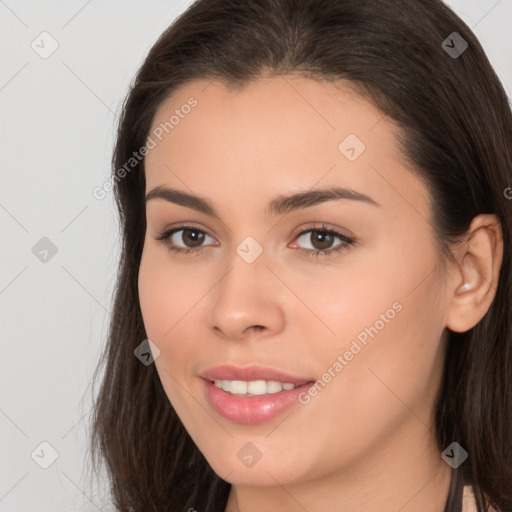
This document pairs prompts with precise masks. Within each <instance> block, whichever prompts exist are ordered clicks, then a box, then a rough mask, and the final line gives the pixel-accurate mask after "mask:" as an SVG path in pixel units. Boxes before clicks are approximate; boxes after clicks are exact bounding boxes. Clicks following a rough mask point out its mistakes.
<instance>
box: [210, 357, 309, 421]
mask: <svg viewBox="0 0 512 512" xmlns="http://www.w3.org/2000/svg"><path fill="white" fill-rule="evenodd" d="M200 377H201V378H202V379H203V380H204V386H205V392H206V396H207V398H208V401H209V402H210V404H211V405H212V407H213V409H215V411H216V412H217V413H219V414H220V415H221V416H223V417H224V418H226V419H228V420H230V421H233V422H235V423H244V424H258V423H263V422H265V421H269V420H271V419H273V418H275V417H276V416H278V415H280V414H281V413H283V412H284V411H285V410H287V409H289V408H290V407H292V406H293V405H294V404H297V403H298V396H299V394H300V393H302V392H305V391H307V389H308V387H309V386H311V384H312V383H314V381H315V379H313V378H311V377H298V376H293V375H288V374H286V373H284V372H281V371H279V370H274V369H272V368H264V367H260V366H251V367H247V368H239V367H235V366H231V365H222V366H215V367H213V368H210V369H209V370H207V371H205V372H204V373H202V374H201V375H200ZM215 379H220V380H244V381H254V380H266V381H269V380H275V381H279V382H283V383H284V382H290V383H292V384H295V385H298V387H296V388H295V389H292V390H289V391H285V390H282V391H280V392H278V393H272V394H268V395H260V396H236V395H232V394H231V393H228V392H227V391H224V390H222V389H220V388H218V387H217V386H216V385H215V383H214V382H213V381H214V380H215Z"/></svg>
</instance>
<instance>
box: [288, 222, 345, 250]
mask: <svg viewBox="0 0 512 512" xmlns="http://www.w3.org/2000/svg"><path fill="white" fill-rule="evenodd" d="M301 238H302V239H303V242H307V241H308V239H309V240H311V244H312V245H313V249H304V248H301V247H299V250H300V251H304V252H305V253H306V254H307V255H308V256H317V257H319V256H331V255H333V254H336V253H339V252H340V251H346V250H348V249H350V246H352V245H354V244H355V240H353V239H352V238H349V237H348V236H346V235H343V234H342V233H339V232H338V231H336V230H334V229H328V228H327V227H326V226H325V225H324V224H322V225H321V226H319V227H313V228H312V229H308V230H306V231H302V232H301V233H300V234H299V236H298V237H297V238H296V239H297V240H300V239H301ZM336 238H337V239H339V240H341V243H339V244H338V245H337V246H334V248H332V244H333V242H334V240H335V239H336Z"/></svg>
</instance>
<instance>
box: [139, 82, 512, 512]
mask: <svg viewBox="0 0 512 512" xmlns="http://www.w3.org/2000/svg"><path fill="white" fill-rule="evenodd" d="M191 96H193V97H194V98H196V99H197V101H198V104H197V106H196V107H195V108H194V109H193V110H192V111H191V112H190V114H188V115H187V116H185V117H184V118H183V119H180V122H179V124H178V125H176V126H175V127H174V129H173V130H172V131H170V132H169V133H168V134H167V135H165V136H164V137H163V138H162V140H161V141H159V142H158V143H157V145H156V147H154V148H153V149H152V150H151V151H150V152H149V154H148V155H147V157H146V169H145V172H146V192H149V191H150V190H152V189H153V188H154V187H157V186H159V185H166V186H169V187H174V188H178V189H179V190H183V191H185V192H189V193H190V192H192V193H195V194H197V195H200V196H202V197H206V198H208V200H209V201H211V203H212V204H213V205H214V207H215V209H216V210H217V211H218V213H219V216H220V219H216V218H214V217H211V216H208V215H206V214H204V213H201V212H197V211H195V210H193V209H191V208H187V207H185V206H182V205H177V204H173V203H171V202H168V201H165V200H163V199H160V198H157V199H152V200H150V201H148V202H147V205H146V216H147V230H146V237H145V243H144V250H143V255H142V261H141V266H140V273H139V292H140V305H141V309H142V314H143V318H144V324H145V327H146V331H147V335H148V337H149V339H151V340H152V341H153V342H154V343H155V345H157V346H158V348H159V350H160V356H159V357H158V358H157V359H156V361H155V364H156V368H157V371H158V374H159V376H160V379H161V382H162V385H163V388H164V390H165V392H166V394H167V396H168V397H169V400H170V402H171V403H172V405H173V407H174V408H175V410H176V411H177V413H178V415H179V417H180V418H181V420H182V422H183V424H184V426H185V427H186V429H187V431H188V432H189V433H190V435H191V437H192V438H193V440H194V442H195V443H196V444H197V446H198V447H199V449H200V450H201V452H202V453H203V454H204V456H205V457H206V459H207V460H208V462H209V464H210V465H211V466H212V468H213V469H214V471H215V472H216V473H217V474H218V475H219V476H221V477H222V478H224V479H225V480H226V481H228V482H230V483H231V484H232V489H231V494H230V497H229V502H228V506H227V508H226V511H228V512H235V511H237V510H239V511H241V512H252V511H256V510H257V511H259V512H262V511H263V512H264V511H271V510H272V511H274V510H278V509H279V510H283V511H302V512H303V511H304V510H307V511H308V512H317V511H324V510H327V509H331V510H334V509H335V510H338V511H354V510H358V511H360V512H377V511H379V512H382V511H400V512H412V511H417V510H422V511H426V512H429V511H430V512H442V511H443V509H444V505H445V502H446V498H447V493H448V489H449V484H450V478H451V468H450V467H449V466H448V465H447V464H446V463H445V462H444V460H443V459H442V458H441V456H440V453H441V451H442V450H439V449H438V448H437V446H436V443H435V438H434V430H433V427H432V421H433V415H432V414H433V413H432V411H433V406H434V400H435V396H436V393H437V390H438V387H439V383H440V379H441V377H442V365H443V359H444V354H445V342H446V334H447V330H446V329H447V328H450V329H452V330H454V331H458V332H463V331H466V330H468V329H470V328H471V327H473V326H474V325H475V324H476V323H477V322H478V321H479V320H480V319H481V318H482V317H483V316H484V314H485V313H486V311H487V310H488V308H489V306H490V304H491V302H492V300H493V298H494V293H495V289H496V285H497V279H498V275H499V267H500V265H501V261H502V251H503V249H502V239H501V231H500V227H499V222H498V221H497V219H496V218H495V217H494V216H491V215H481V216H478V217H476V218H475V219H474V221H473V223H472V225H471V228H470V232H471V234H472V238H471V239H470V240H467V241H466V242H464V243H461V244H460V245H459V246H458V247H457V249H456V250H455V249H454V251H453V254H454V256H455V258H456V260H455V261H454V262H450V261H448V262H447V267H446V271H445V270H443V268H442V266H441V265H440V258H441V256H440V255H439V254H438V253H437V252H436V247H435V245H434V238H433V231H432V227H431V223H430V219H431V214H430V199H429V194H428V190H427V188H426V187H425V185H424V184H423V182H422V181H420V180H419V179H418V178H417V177H416V175H415V174H414V173H413V172H412V171H411V169H410V168H408V166H407V163H406V162H405V160H404V158H403V157H402V155H401V153H400V151H399V149H398V145H397V141H396V139H395V137H396V135H397V133H398V132H397V127H396V126H395V125H394V124H393V123H391V121H389V120H387V119H386V118H383V117H382V114H381V113H380V112H379V111H378V110H377V109H376V108H375V107H374V106H372V105H371V104H370V103H368V102H367V101H365V100H363V99H362V98H360V97H359V96H357V95H356V94H355V93H354V92H353V91H352V90H351V89H350V88H349V87H348V86H347V85H346V84H343V83H339V84H337V85H333V84H328V83H325V82H317V81H313V80H310V79H306V78H301V77H299V76H292V75H284V76H278V77H273V78H265V79H259V80H257V81H254V82H251V83H250V84H249V85H248V86H247V87H245V88H242V89H240V90H231V91H230V90H228V89H226V88H225V87H224V86H223V85H222V84H221V83H220V82H217V81H206V80H198V81H194V82H191V83H189V84H186V85H185V86H183V87H182V88H181V89H178V91H176V92H175V94H173V95H172V96H171V97H169V98H168V99H167V100H166V101H165V102H164V103H162V104H161V106H160V108H159V110H158V112H157V115H156V116H155V119H154V123H153V128H154V127H157V126H158V125H159V124H160V123H162V122H165V121H167V120H168V119H169V118H170V116H171V115H172V114H173V113H174V110H175V109H176V108H180V106H181V105H183V104H185V103H186V102H187V100H188V98H189V97H191ZM350 133H352V134H356V135H357V137H358V138H359V139H360V140H361V141H363V142H364V144H365V146H366V149H365V150H364V152H363V153H361V154H360V156H359V157H358V158H357V159H356V160H355V161H349V160H348V159H347V158H346V157H345V156H344V155H343V154H342V153H341V152H340V151H339V149H338V145H339V144H340V142H341V141H343V140H344V139H345V137H346V136H347V135H348V134H350ZM330 185H337V186H343V187H347V188H351V189H353V190H356V191H358V192H361V193H364V194H367V195H368V196H370V197H371V198H373V199H374V200H375V201H376V202H378V203H379V204H380V206H379V207H377V206H374V205H370V204H367V203H363V202H356V201H351V200H334V201H329V202H324V203H322V204H319V205H315V206H311V207H308V208H302V209H300V210H297V211H293V212H289V213H287V214H284V215H280V216H277V217H270V216H267V215H266V214H265V208H266V206H267V204H268V203H269V202H270V200H272V199H274V198H275V197H276V196H278V195H288V194H291V193H294V192H297V191H299V190H304V191H307V190H310V189H313V188H315V189H316V188H324V187H326V186H330ZM187 222H190V223H193V224H194V226H195V227H196V229H199V230H201V231H202V232H203V233H206V235H205V238H204V241H203V243H202V247H203V248H204V249H203V251H202V252H200V253H197V254H193V253H191V254H185V255H180V254H174V253H172V252H169V250H168V248H167V247H166V245H165V243H164V242H162V241H157V240H155V238H156V237H158V236H159V235H160V234H161V232H162V231H164V230H165V229H166V228H171V227H174V226H176V227H178V226H180V225H181V224H182V223H187ZM322 222H323V223H325V224H326V225H327V226H328V228H331V229H335V230H336V231H338V232H340V233H342V234H344V235H346V236H349V237H351V238H353V239H355V240H356V242H357V243H356V244H355V245H353V246H350V247H349V248H348V250H346V251H342V252H340V253H333V254H332V255H330V256H329V255H326V256H319V257H318V258H317V257H309V256H308V255H307V254H305V252H302V251H301V250H300V248H303V249H304V250H308V249H309V250H311V251H313V250H315V249H316V250H320V249H321V248H322V246H321V244H319V242H317V241H316V240H317V239H316V238H315V237H314V236H313V235H314V232H311V231H309V232H308V233H306V234H305V235H301V236H300V238H299V235H300V233H302V232H304V231H306V230H308V229H315V227H316V226H317V225H318V223H322ZM182 235H186V233H184V232H183V231H181V232H178V233H176V234H175V235H174V236H173V238H172V242H174V244H175V245H178V246H180V247H185V248H186V247H189V248H191V247H192V248H193V247H198V245H193V241H191V239H190V238H187V237H186V236H185V238H184V237H183V236H182ZM247 236H252V237H253V238H254V239H255V240H257V242H258V243H259V244H260V245H261V247H262V248H263V252H262V254H261V255H260V256H259V257H257V258H256V260H255V261H254V262H252V263H247V262H246V261H245V260H244V259H243V258H241V257H240V256H239V255H238V254H237V252H236V248H237V246H238V245H239V244H240V243H241V242H242V241H243V240H244V239H245V238H246V237H247ZM167 242H168V243H172V242H171V241H169V240H168V241H167ZM341 243H342V242H341V240H340V239H338V238H334V239H333V241H332V243H331V244H330V245H329V244H326V245H324V246H323V247H324V248H326V249H330V248H334V247H336V246H338V245H340V244H341ZM199 246H201V243H199ZM464 283H467V289H464V288H461V285H463V284H464ZM395 302H397V303H399V304H401V306H402V309H401V311H400V312H398V313H396V315H394V318H393V319H392V320H389V321H388V322H387V323H385V326H384V328H382V329H381V330H380V331H379V332H378V334H377V335H376V336H375V337H374V338H368V343H367V345H366V346H363V348H362V350H361V351H360V352H359V353H358V354H357V356H354V357H353V359H352V360H351V361H349V362H348V364H347V365H346V366H345V367H344V368H343V369H342V371H340V372H339V373H337V375H336V377H335V378H333V379H332V380H331V382H329V383H328V384H327V385H326V386H325V387H324V388H323V389H322V390H321V392H319V393H318V394H317V396H316V397H314V398H312V399H311V401H310V403H308V404H307V405H302V404H297V405H294V406H293V408H292V409H290V410H288V411H286V412H285V413H284V414H283V415H280V416H278V417H277V418H275V419H274V420H271V421H268V422H265V423H262V424H259V425H242V424H236V423H234V422H230V421H228V420H227V419H224V418H223V417H222V416H220V415H218V414H217V413H216V412H215V410H214V409H213V408H212V407H211V406H210V404H209V402H208V401H207V398H206V396H205V393H204V391H203V386H202V384H203V382H202V381H201V379H200V378H199V377H198V375H199V374H200V373H201V372H202V371H204V370H206V369H207V368H210V367H211V366H214V365H218V364H225V363H232V364H235V365H239V366H247V365H250V364H259V365H262V366H268V367H272V368H276V369H279V370H282V371H285V372H287V373H290V374H293V375H299V376H313V377H314V378H315V379H321V377H322V374H324V372H326V370H327V369H328V368H329V367H332V365H333V363H334V362H335V361H336V358H337V356H338V355H340V354H344V353H345V352H346V351H347V350H348V349H349V348H350V344H351V342H352V341H353V340H354V339H355V338H356V337H357V335H358V334H359V333H361V331H364V329H365V328H366V327H369V326H372V325H374V324H375V322H376V321H377V320H378V319H379V318H380V315H381V314H385V313H386V311H387V310H388V309H390V308H392V305H393V303H395ZM256 325H259V326H261V327H260V328H254V326H256ZM290 411H291V412H290ZM248 442H251V443H253V444H254V445H255V446H256V447H257V448H258V450H259V451H260V452H261V454H262V457H261V459H260V460H259V461H258V462H257V463H256V464H255V465H254V466H252V467H251V468H248V467H246V466H245V465H244V464H242V463H241V461H240V460H239V459H238V457H237V453H238V451H239V450H240V449H241V448H242V447H243V446H244V445H245V444H246V443H248ZM327 507H329V508H327Z"/></svg>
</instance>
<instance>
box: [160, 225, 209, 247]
mask: <svg viewBox="0 0 512 512" xmlns="http://www.w3.org/2000/svg"><path fill="white" fill-rule="evenodd" d="M180 232H181V234H178V233H180ZM205 237H210V235H208V234H207V233H205V232H204V231H202V230H200V229H198V228H195V227H193V226H179V227H177V228H173V229H168V230H166V231H164V232H163V233H161V234H160V235H159V236H158V237H157V238H155V240H158V241H161V242H163V244H164V245H165V246H166V247H167V249H169V251H172V252H175V253H184V254H186V253H191V252H195V253H198V252H200V251H202V250H203V249H204V246H202V245H201V244H202V243H203V242H204V239H205ZM210 238H212V237H210ZM180 240H181V241H182V242H184V243H185V246H184V247H180V246H178V245H176V242H178V241H180ZM212 240H213V238H212Z"/></svg>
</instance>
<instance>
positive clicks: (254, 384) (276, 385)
mask: <svg viewBox="0 0 512 512" xmlns="http://www.w3.org/2000/svg"><path fill="white" fill-rule="evenodd" d="M308 382H311V381H306V382H302V383H300V384H294V383H293V382H280V381H277V380H263V379H261V380H251V381H245V380H227V379H215V380H214V381H213V383H214V384H215V386H217V387H218V388H219V389H222V390H223V391H226V392H227V393H230V394H231V395H234V396H262V395H273V394H274V393H280V392H281V391H292V390H293V389H296V388H298V387H300V386H303V385H304V384H308Z"/></svg>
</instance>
